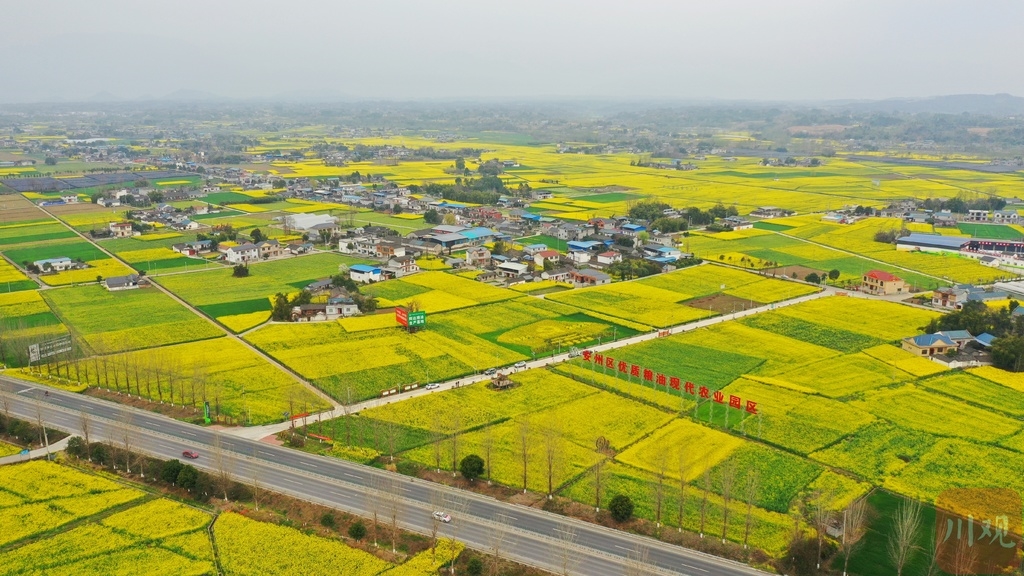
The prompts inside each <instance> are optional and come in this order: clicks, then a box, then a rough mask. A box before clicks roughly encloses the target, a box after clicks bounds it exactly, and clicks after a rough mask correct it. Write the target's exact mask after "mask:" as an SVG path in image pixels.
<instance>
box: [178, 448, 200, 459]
mask: <svg viewBox="0 0 1024 576" xmlns="http://www.w3.org/2000/svg"><path fill="white" fill-rule="evenodd" d="M181 455H182V456H184V457H185V458H191V459H193V460H195V459H196V458H199V452H196V451H195V450H185V451H184V452H182V453H181Z"/></svg>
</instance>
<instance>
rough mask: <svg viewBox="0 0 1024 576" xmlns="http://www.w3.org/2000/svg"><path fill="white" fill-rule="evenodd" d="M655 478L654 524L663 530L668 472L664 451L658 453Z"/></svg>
mask: <svg viewBox="0 0 1024 576" xmlns="http://www.w3.org/2000/svg"><path fill="white" fill-rule="evenodd" d="M654 468H655V478H656V479H657V481H656V482H655V483H654V484H653V485H652V487H651V489H652V491H653V492H654V494H653V495H654V524H655V526H656V527H657V528H661V510H662V505H663V504H664V503H665V472H666V471H667V470H668V453H667V452H665V451H664V450H660V451H658V455H657V456H655V460H654Z"/></svg>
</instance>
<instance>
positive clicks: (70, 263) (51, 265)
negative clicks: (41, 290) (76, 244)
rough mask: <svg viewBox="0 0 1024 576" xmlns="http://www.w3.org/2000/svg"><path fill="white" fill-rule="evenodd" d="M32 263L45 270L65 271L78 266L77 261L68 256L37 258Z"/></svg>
mask: <svg viewBox="0 0 1024 576" xmlns="http://www.w3.org/2000/svg"><path fill="white" fill-rule="evenodd" d="M32 264H33V265H34V266H35V267H36V268H39V270H41V271H43V272H63V271H65V270H71V269H72V268H75V267H76V262H75V261H74V260H72V259H71V258H68V257H67V256H60V257H58V258H46V259H45V260H36V261H35V262H33V263H32Z"/></svg>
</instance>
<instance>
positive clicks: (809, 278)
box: [804, 272, 821, 284]
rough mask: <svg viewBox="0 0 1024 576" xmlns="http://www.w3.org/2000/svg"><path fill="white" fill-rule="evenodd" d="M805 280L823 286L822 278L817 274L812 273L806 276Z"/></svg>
mask: <svg viewBox="0 0 1024 576" xmlns="http://www.w3.org/2000/svg"><path fill="white" fill-rule="evenodd" d="M804 280H806V281H808V282H810V283H811V284H821V277H820V276H818V274H817V273H816V272H811V273H810V274H808V275H807V276H804Z"/></svg>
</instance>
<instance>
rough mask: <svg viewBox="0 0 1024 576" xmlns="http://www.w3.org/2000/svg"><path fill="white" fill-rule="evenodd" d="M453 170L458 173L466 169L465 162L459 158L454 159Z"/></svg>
mask: <svg viewBox="0 0 1024 576" xmlns="http://www.w3.org/2000/svg"><path fill="white" fill-rule="evenodd" d="M455 169H456V170H459V171H462V170H465V169H466V160H465V159H464V158H462V157H461V156H460V157H458V158H456V159H455Z"/></svg>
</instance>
